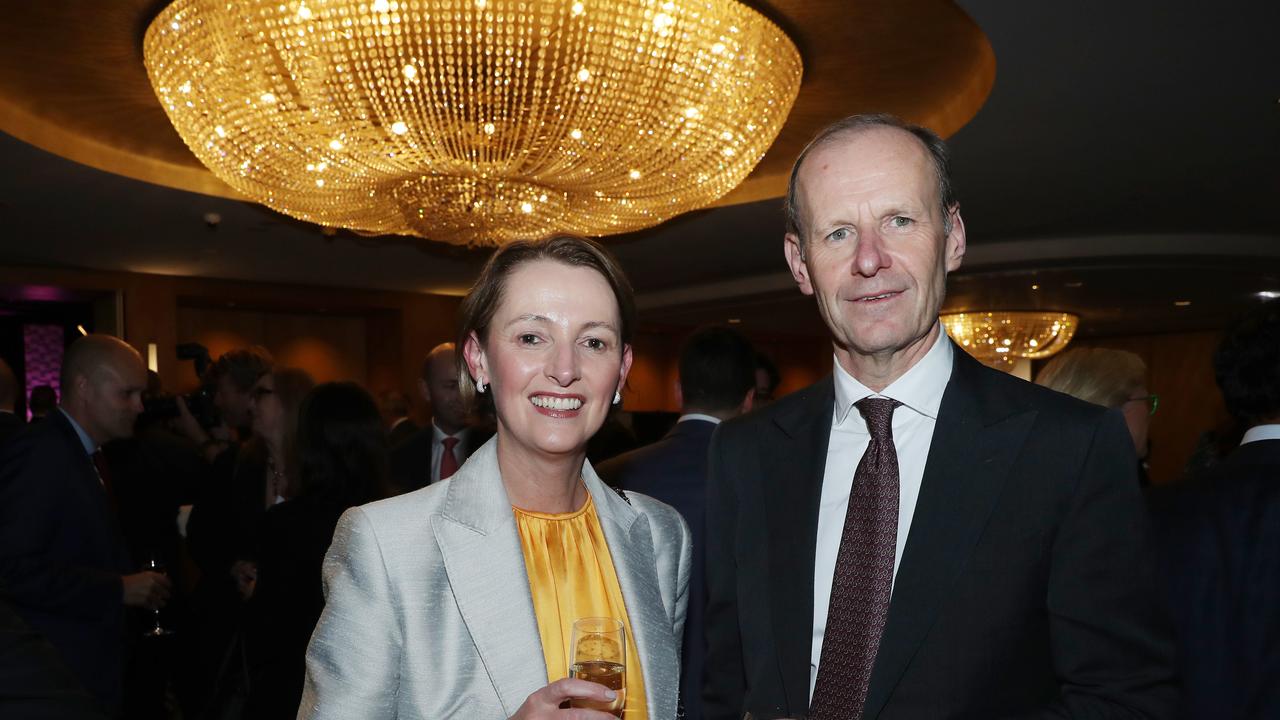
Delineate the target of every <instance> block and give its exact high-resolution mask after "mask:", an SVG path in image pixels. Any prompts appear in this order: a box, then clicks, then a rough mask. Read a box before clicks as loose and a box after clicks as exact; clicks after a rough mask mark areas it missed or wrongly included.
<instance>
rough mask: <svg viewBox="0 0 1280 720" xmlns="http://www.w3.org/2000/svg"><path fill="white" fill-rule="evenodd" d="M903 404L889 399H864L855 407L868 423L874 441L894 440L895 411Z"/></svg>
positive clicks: (855, 404)
mask: <svg viewBox="0 0 1280 720" xmlns="http://www.w3.org/2000/svg"><path fill="white" fill-rule="evenodd" d="M901 404H902V403H900V402H898V401H897V400H890V399H889V398H873V397H867V398H862V399H861V400H859V401H858V402H856V403H854V404H853V406H854V407H856V408H858V412H859V413H861V414H862V419H863V420H865V421H866V422H867V431H868V432H870V433H871V437H872V439H874V440H889V441H892V440H893V411H894V409H895V408H897V407H898V406H899V405H901Z"/></svg>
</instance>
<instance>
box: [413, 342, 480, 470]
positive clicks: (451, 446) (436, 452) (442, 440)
mask: <svg viewBox="0 0 1280 720" xmlns="http://www.w3.org/2000/svg"><path fill="white" fill-rule="evenodd" d="M456 361H457V349H456V348H455V346H454V344H453V343H451V342H447V343H441V344H439V345H437V346H435V347H434V348H432V350H431V352H429V353H427V357H426V359H425V360H423V362H422V376H421V377H420V378H419V379H418V391H419V392H420V393H421V394H422V399H423V400H426V401H427V403H428V404H429V405H430V406H431V425H430V426H428V427H426V428H422V429H421V430H418V431H417V432H416V433H414V434H413V435H411V436H409V437H408V438H407V439H405V440H404V441H403V442H401V443H400V444H399V445H397V446H393V448H392V451H391V481H392V484H393V485H394V487H395V489H396V492H409V491H411V490H417V489H418V488H423V487H426V486H427V485H430V484H432V483H436V482H439V481H441V480H447V479H448V478H449V477H450V476H452V475H453V474H454V473H455V472H457V470H458V468H460V467H462V464H463V463H464V462H466V461H467V458H469V457H471V453H473V452H475V450H476V448H478V447H480V446H481V445H483V444H484V442H485V441H486V440H488V439H489V437H490V436H492V434H493V433H491V432H486V431H484V430H483V429H481V428H479V427H476V424H475V422H474V418H473V417H472V415H471V413H470V412H469V411H468V408H467V406H466V403H464V402H463V401H462V394H461V393H460V392H459V391H458V372H457V364H456Z"/></svg>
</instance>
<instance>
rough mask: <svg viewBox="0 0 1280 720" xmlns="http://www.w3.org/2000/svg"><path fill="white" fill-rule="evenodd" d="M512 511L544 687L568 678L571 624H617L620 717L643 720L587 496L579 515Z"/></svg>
mask: <svg viewBox="0 0 1280 720" xmlns="http://www.w3.org/2000/svg"><path fill="white" fill-rule="evenodd" d="M512 510H514V511H515V516H516V530H517V532H519V533H520V547H521V549H523V551H524V567H525V570H526V572H527V573H528V575H529V589H530V590H531V591H532V593H533V612H534V614H535V615H537V617H538V634H539V635H541V636H542V655H543V657H544V658H546V661H547V681H548V682H554V681H556V680H559V679H561V678H565V677H568V676H569V665H570V662H571V661H572V658H570V657H569V653H568V648H569V643H570V642H571V641H572V640H571V637H572V635H573V622H574V621H575V620H578V619H580V618H585V617H614V618H620V619H621V620H622V622H623V626H624V628H625V630H626V633H627V671H626V673H627V677H626V683H627V695H626V703H627V704H626V707H625V709H624V711H623V717H624V718H634V719H635V720H647V718H648V717H649V713H648V709H647V708H646V707H645V696H644V678H643V676H642V673H641V670H640V654H639V652H638V651H637V649H636V643H635V636H634V635H633V634H632V632H631V620H630V619H629V618H628V617H627V608H626V605H625V603H624V602H623V600H622V586H620V585H619V584H618V575H617V573H615V572H614V569H613V558H612V557H610V555H609V545H608V544H607V543H606V542H605V538H604V530H603V529H602V528H601V527H600V519H599V518H598V517H597V516H596V507H595V505H594V503H592V501H591V496H590V495H588V496H587V502H586V503H585V504H583V506H582V508H581V509H579V510H576V511H574V512H571V513H563V514H559V515H551V514H547V513H539V512H532V511H530V510H522V509H520V508H517V507H513V508H512Z"/></svg>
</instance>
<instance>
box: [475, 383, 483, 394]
mask: <svg viewBox="0 0 1280 720" xmlns="http://www.w3.org/2000/svg"><path fill="white" fill-rule="evenodd" d="M484 388H485V384H484V382H483V381H481V382H478V383H476V392H478V393H480V394H481V395H483V394H484Z"/></svg>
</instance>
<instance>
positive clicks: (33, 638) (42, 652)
mask: <svg viewBox="0 0 1280 720" xmlns="http://www.w3.org/2000/svg"><path fill="white" fill-rule="evenodd" d="M0 717H3V718H21V719H22V720H105V718H106V715H104V714H102V711H101V710H100V709H98V703H97V701H96V700H95V699H94V698H92V697H90V696H89V693H88V692H86V691H85V689H84V688H82V687H81V686H80V681H79V680H77V679H76V677H75V676H74V675H72V674H71V671H70V670H68V669H67V667H66V664H65V663H63V662H62V659H61V658H59V657H58V651H57V650H54V649H53V646H52V645H50V644H49V641H48V640H46V639H45V638H44V636H42V635H41V634H40V633H38V632H36V631H34V630H32V629H31V628H30V627H28V626H27V624H26V623H25V622H23V620H22V618H21V617H20V616H19V615H18V613H16V612H14V610H13V608H12V607H10V606H9V603H8V602H6V601H5V599H4V591H3V589H0Z"/></svg>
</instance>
